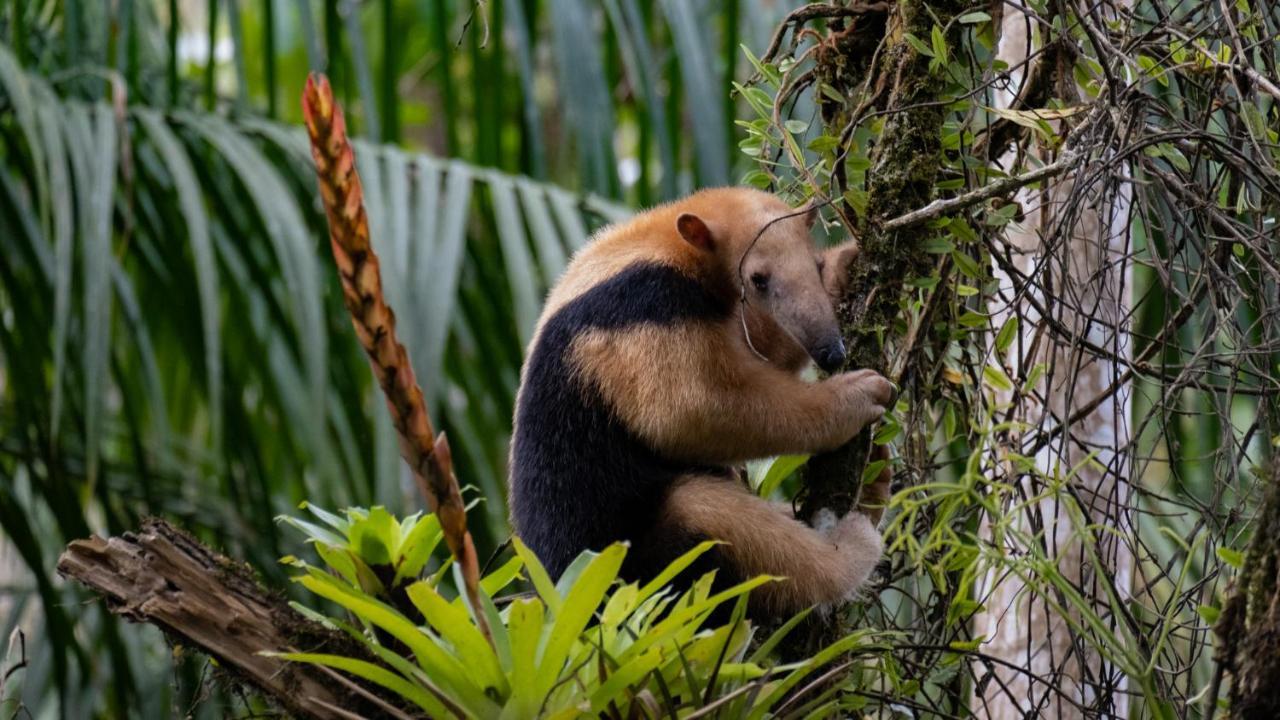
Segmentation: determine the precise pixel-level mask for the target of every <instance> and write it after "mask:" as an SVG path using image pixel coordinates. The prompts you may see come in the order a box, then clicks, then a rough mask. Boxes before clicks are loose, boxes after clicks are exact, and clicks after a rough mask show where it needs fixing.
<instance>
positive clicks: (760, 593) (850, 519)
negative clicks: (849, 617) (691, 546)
mask: <svg viewBox="0 0 1280 720" xmlns="http://www.w3.org/2000/svg"><path fill="white" fill-rule="evenodd" d="M679 528H697V529H698V530H700V531H702V532H704V533H705V534H706V535H707V536H708V537H713V538H716V539H718V540H722V541H724V542H725V543H727V544H726V545H725V546H723V547H722V548H721V549H720V552H721V553H722V554H723V555H724V556H725V557H726V558H728V559H729V561H730V562H731V563H732V564H733V566H734V567H735V569H736V570H737V572H738V574H739V576H740V577H742V578H744V579H745V578H751V577H755V576H757V575H774V576H780V577H785V578H786V579H785V580H783V581H781V582H776V583H768V584H765V585H762V586H761V587H759V588H758V589H756V590H754V591H752V594H751V604H752V608H753V610H755V611H759V612H763V613H764V614H768V615H774V616H779V615H786V614H790V613H794V612H796V611H798V610H802V609H804V608H806V607H808V606H810V605H815V604H817V605H831V604H835V603H838V602H840V601H843V600H847V599H850V598H851V597H852V595H853V594H854V593H855V592H856V591H857V588H859V587H860V586H861V585H862V583H864V582H865V581H866V579H867V578H868V577H869V576H870V575H871V572H872V571H873V570H874V569H875V566H876V563H877V562H879V559H880V555H881V553H882V551H883V546H882V541H881V539H880V534H879V533H878V532H877V531H876V529H875V526H874V525H872V523H871V521H870V520H869V519H868V518H867V517H866V516H865V515H862V514H861V513H850V514H849V515H847V516H845V517H844V519H842V520H841V521H840V522H838V523H837V524H836V525H835V527H834V528H832V530H831V532H830V533H829V534H825V533H822V532H819V531H818V530H815V529H813V528H811V527H809V526H808V525H805V524H804V523H802V522H800V521H799V520H796V519H795V518H793V517H789V512H788V513H786V514H784V513H782V512H779V508H778V507H777V505H775V504H773V503H770V502H768V501H765V500H762V499H761V498H758V497H756V496H755V495H753V494H751V492H750V491H749V490H747V489H746V488H745V487H743V486H742V484H741V483H738V482H735V481H733V480H726V479H723V478H718V477H703V476H696V477H687V478H685V479H683V480H682V481H680V482H679V483H677V484H676V486H675V487H673V488H672V490H671V493H670V495H669V496H668V500H667V503H666V504H665V505H664V506H663V515H662V518H661V520H660V521H659V525H658V528H657V530H656V532H663V531H664V530H667V529H670V530H676V529H679Z"/></svg>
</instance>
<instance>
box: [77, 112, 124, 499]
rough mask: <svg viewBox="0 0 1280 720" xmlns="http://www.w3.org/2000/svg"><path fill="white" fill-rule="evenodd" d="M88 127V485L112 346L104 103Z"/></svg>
mask: <svg viewBox="0 0 1280 720" xmlns="http://www.w3.org/2000/svg"><path fill="white" fill-rule="evenodd" d="M91 112H92V115H93V121H92V124H93V129H92V131H91V133H92V134H91V136H90V135H89V134H87V133H86V134H85V136H84V139H86V140H88V138H89V137H92V139H91V140H88V142H89V143H90V147H91V148H92V151H91V152H90V153H89V157H91V158H92V159H93V163H94V165H93V166H92V168H91V169H90V174H89V176H88V179H89V182H90V185H89V186H88V187H86V188H84V189H83V190H84V192H85V196H86V198H87V200H86V202H87V207H85V208H84V214H83V215H81V220H82V221H83V222H82V224H81V228H80V230H81V234H82V237H83V247H84V256H83V264H82V277H83V281H82V282H83V285H84V327H85V340H84V357H83V359H82V361H81V362H82V364H83V366H84V402H85V450H84V453H85V458H86V459H87V466H88V468H87V474H88V482H89V487H90V488H92V486H93V485H94V483H95V482H96V480H97V473H98V462H99V459H100V455H99V447H100V445H101V443H102V426H103V422H104V417H103V410H104V399H105V397H106V391H107V367H108V365H109V363H110V352H111V345H110V343H111V298H112V295H111V262H112V254H111V240H112V232H111V231H112V227H113V224H112V222H111V216H112V213H113V212H114V210H115V195H116V159H117V156H116V138H117V135H118V132H117V128H116V119H115V114H114V112H113V111H112V109H111V107H110V106H109V105H95V106H93V108H92V109H91Z"/></svg>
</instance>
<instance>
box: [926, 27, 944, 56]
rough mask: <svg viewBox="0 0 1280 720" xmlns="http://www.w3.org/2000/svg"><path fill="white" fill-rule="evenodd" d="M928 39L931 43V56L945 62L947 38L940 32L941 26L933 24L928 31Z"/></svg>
mask: <svg viewBox="0 0 1280 720" xmlns="http://www.w3.org/2000/svg"><path fill="white" fill-rule="evenodd" d="M929 40H930V42H931V43H932V45H933V57H935V58H937V59H938V60H939V61H940V62H945V61H946V59H947V38H946V36H945V35H943V34H942V28H940V27H938V26H937V25H934V26H933V29H932V30H930V31H929Z"/></svg>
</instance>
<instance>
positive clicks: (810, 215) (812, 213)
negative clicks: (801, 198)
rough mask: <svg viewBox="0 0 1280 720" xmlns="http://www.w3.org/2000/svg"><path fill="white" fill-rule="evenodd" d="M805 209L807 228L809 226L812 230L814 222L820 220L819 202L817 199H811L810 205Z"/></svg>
mask: <svg viewBox="0 0 1280 720" xmlns="http://www.w3.org/2000/svg"><path fill="white" fill-rule="evenodd" d="M804 210H805V212H804V224H805V227H807V228H809V229H810V230H812V229H813V224H814V223H816V222H818V203H817V201H814V200H810V201H809V205H808V206H807V207H806V208H805V209H804Z"/></svg>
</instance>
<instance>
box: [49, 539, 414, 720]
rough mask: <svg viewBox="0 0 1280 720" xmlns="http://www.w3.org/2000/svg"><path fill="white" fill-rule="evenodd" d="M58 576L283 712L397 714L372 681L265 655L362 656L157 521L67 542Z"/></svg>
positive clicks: (238, 569)
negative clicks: (206, 659)
mask: <svg viewBox="0 0 1280 720" xmlns="http://www.w3.org/2000/svg"><path fill="white" fill-rule="evenodd" d="M58 573H59V574H60V575H62V576H63V577H67V578H71V579H73V580H76V581H77V582H80V583H82V584H84V585H86V586H88V587H90V588H92V589H93V590H95V591H97V592H99V593H101V594H102V596H103V598H104V599H105V600H106V603H107V607H108V609H110V610H111V612H113V613H116V614H117V615H121V616H123V617H125V618H127V619H129V620H131V621H133V622H144V623H150V624H152V625H155V626H156V627H158V628H160V629H161V630H163V631H164V632H165V634H166V635H168V636H169V638H170V639H171V640H173V641H174V642H175V643H177V644H181V645H191V646H194V647H197V648H199V649H200V650H201V652H204V653H207V654H208V655H209V656H210V657H212V658H214V659H215V660H217V662H218V665H219V669H220V671H221V672H224V673H226V674H228V675H229V676H230V677H231V679H232V680H233V681H234V682H237V683H243V684H245V685H248V686H250V687H252V688H254V689H256V690H258V691H259V692H261V693H262V694H263V696H264V697H266V698H267V699H269V700H270V701H272V702H273V703H275V704H276V705H278V706H280V707H281V708H283V709H284V710H286V711H288V712H289V713H290V714H292V715H294V716H296V717H300V718H315V719H317V720H331V719H332V720H347V718H350V717H353V716H356V717H371V716H382V717H385V716H395V715H404V714H405V713H404V712H403V711H402V710H401V707H402V704H403V700H402V699H400V698H397V697H396V696H395V695H392V694H384V693H382V692H380V689H379V688H377V687H376V686H364V685H359V684H356V683H354V682H353V681H349V680H346V679H345V678H343V680H346V683H349V684H345V685H344V683H342V682H337V681H335V679H334V677H332V675H331V673H330V672H328V671H326V669H325V668H322V667H319V666H317V665H311V664H308V663H295V662H289V661H286V660H282V659H280V658H277V657H272V656H270V655H263V654H261V653H263V652H264V651H266V652H327V653H335V654H340V655H345V656H347V657H354V658H363V659H367V660H369V661H370V662H376V659H374V658H372V657H369V655H368V653H367V652H366V651H365V650H364V648H363V647H362V646H361V645H360V644H359V643H357V642H355V641H354V640H352V639H351V638H349V637H347V636H346V635H344V634H342V633H340V632H338V631H336V630H331V629H329V628H326V627H324V626H322V625H320V624H319V623H316V622H314V621H312V620H308V619H307V618H305V617H303V616H302V615H301V614H300V613H298V611H296V610H294V609H293V608H292V607H290V606H289V603H288V601H287V600H286V599H285V598H284V597H283V596H282V595H279V594H277V593H273V592H270V591H268V590H266V589H265V588H263V587H262V586H261V585H260V584H259V583H258V582H257V581H256V580H255V579H254V577H253V575H252V574H251V572H250V571H249V570H248V568H247V566H245V565H243V564H240V563H236V562H234V561H232V560H231V559H229V558H227V557H226V556H224V555H220V554H218V553H216V552H214V551H213V550H210V549H209V548H208V547H206V546H205V545H202V544H201V543H200V542H198V541H197V540H196V539H195V538H193V537H191V536H190V535H188V534H186V533H185V532H183V531H182V530H179V529H177V528H175V527H173V526H172V525H170V524H169V523H167V522H165V521H164V520H159V519H155V518H152V519H149V520H146V521H144V522H143V524H142V529H140V530H139V531H137V532H136V533H125V534H124V535H120V536H119V537H113V538H110V539H103V538H100V537H91V538H89V539H87V540H76V541H74V542H72V543H71V544H70V545H68V546H67V549H66V550H65V551H64V552H63V553H62V557H60V558H59V559H58Z"/></svg>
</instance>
